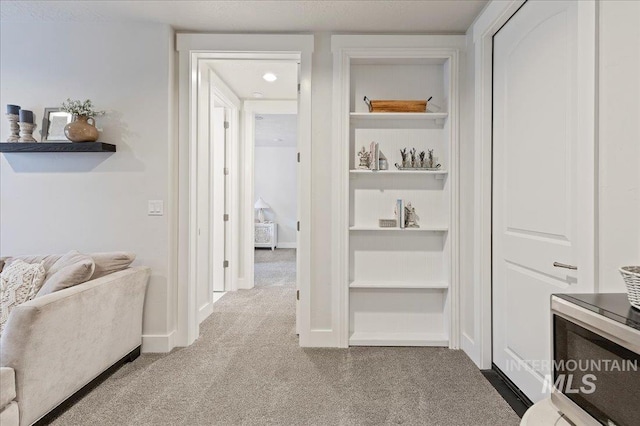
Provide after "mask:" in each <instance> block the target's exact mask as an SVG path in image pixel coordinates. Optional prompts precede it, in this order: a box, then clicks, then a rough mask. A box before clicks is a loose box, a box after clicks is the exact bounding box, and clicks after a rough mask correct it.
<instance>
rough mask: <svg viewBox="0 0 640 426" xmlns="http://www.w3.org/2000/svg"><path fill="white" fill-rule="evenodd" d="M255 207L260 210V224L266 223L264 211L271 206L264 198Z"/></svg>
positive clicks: (259, 199) (260, 198)
mask: <svg viewBox="0 0 640 426" xmlns="http://www.w3.org/2000/svg"><path fill="white" fill-rule="evenodd" d="M253 207H254V208H256V209H258V222H260V223H264V210H265V209H270V208H271V206H270V205H269V204H267V203H266V202H265V201H264V200H263V199H262V197H259V198H258V201H256V203H255V204H254V206H253Z"/></svg>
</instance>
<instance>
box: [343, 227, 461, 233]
mask: <svg viewBox="0 0 640 426" xmlns="http://www.w3.org/2000/svg"><path fill="white" fill-rule="evenodd" d="M448 230H449V227H448V226H421V227H420V228H380V227H374V226H350V227H349V231H354V232H355V231H367V232H368V231H381V232H393V231H396V232H447V231H448Z"/></svg>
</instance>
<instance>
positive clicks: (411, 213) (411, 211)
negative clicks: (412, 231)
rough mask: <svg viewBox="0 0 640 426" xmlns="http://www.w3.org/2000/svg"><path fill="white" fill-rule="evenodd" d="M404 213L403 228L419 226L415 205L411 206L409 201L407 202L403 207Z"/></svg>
mask: <svg viewBox="0 0 640 426" xmlns="http://www.w3.org/2000/svg"><path fill="white" fill-rule="evenodd" d="M404 210H405V213H404V217H405V219H404V220H405V223H404V227H405V228H420V225H418V216H417V215H416V209H415V207H413V206H412V205H411V202H409V203H407V205H406V206H405V207H404Z"/></svg>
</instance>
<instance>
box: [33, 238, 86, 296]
mask: <svg viewBox="0 0 640 426" xmlns="http://www.w3.org/2000/svg"><path fill="white" fill-rule="evenodd" d="M94 268H95V265H94V263H93V259H91V256H88V255H86V254H81V253H78V252H77V251H75V250H73V251H70V252H69V253H67V254H65V255H63V256H62V257H60V259H58V260H57V261H56V262H55V263H54V264H53V265H52V266H51V268H50V269H49V270H48V271H47V279H46V280H45V282H44V285H43V286H42V288H41V289H40V291H39V292H38V295H37V296H38V297H40V296H44V295H45V294H49V293H53V292H56V291H58V290H63V289H65V288H69V287H73V286H75V285H78V284H82V283H84V282H87V281H89V279H90V278H91V275H93V270H94Z"/></svg>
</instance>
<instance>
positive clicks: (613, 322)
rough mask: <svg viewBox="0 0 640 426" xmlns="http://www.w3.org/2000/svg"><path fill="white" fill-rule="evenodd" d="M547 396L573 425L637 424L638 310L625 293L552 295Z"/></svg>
mask: <svg viewBox="0 0 640 426" xmlns="http://www.w3.org/2000/svg"><path fill="white" fill-rule="evenodd" d="M551 314H552V380H553V387H552V392H551V401H552V402H553V404H554V405H555V406H556V407H557V408H558V409H559V410H560V412H561V413H562V414H563V415H564V416H565V417H566V418H567V419H568V420H570V421H571V422H573V423H574V424H576V425H601V424H603V425H608V426H614V425H617V426H624V425H628V426H637V425H640V355H639V354H640V311H636V310H635V309H633V308H632V307H631V305H630V304H629V302H628V301H627V298H626V294H617V293H616V294H613V293H609V294H562V295H554V296H552V298H551Z"/></svg>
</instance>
